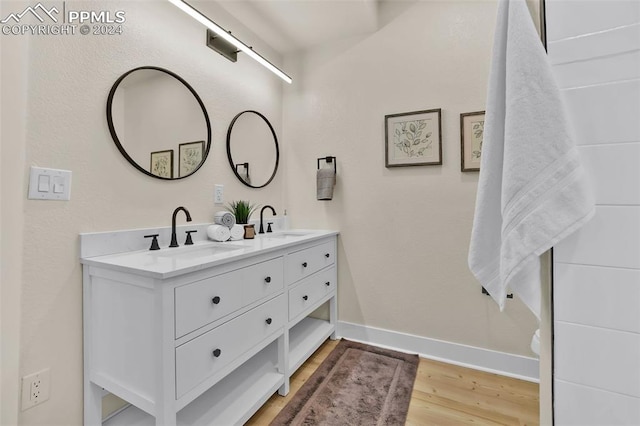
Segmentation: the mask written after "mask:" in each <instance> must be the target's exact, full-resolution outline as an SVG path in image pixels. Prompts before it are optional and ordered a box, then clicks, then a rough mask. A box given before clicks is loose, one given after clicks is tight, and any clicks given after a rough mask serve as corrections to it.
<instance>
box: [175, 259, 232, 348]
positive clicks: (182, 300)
mask: <svg viewBox="0 0 640 426" xmlns="http://www.w3.org/2000/svg"><path fill="white" fill-rule="evenodd" d="M241 284H242V270H237V271H233V272H229V273H226V274H222V275H217V276H215V277H211V278H207V279H204V280H202V281H196V282H195V283H192V284H188V285H185V286H182V287H177V288H176V289H175V313H176V339H177V338H179V337H182V336H184V335H185V334H187V333H190V332H192V331H193V330H197V329H198V328H200V327H202V326H204V325H207V324H209V323H211V322H213V321H215V320H217V319H218V318H222V317H223V316H225V315H227V314H230V313H231V312H233V311H235V310H237V309H240V308H241V307H242V306H243V305H242V285H241Z"/></svg>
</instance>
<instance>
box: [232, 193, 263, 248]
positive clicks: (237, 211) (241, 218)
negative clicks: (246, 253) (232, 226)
mask: <svg viewBox="0 0 640 426" xmlns="http://www.w3.org/2000/svg"><path fill="white" fill-rule="evenodd" d="M257 208H258V205H257V204H252V203H250V202H249V201H244V200H239V201H232V202H231V203H229V205H228V206H227V210H228V211H230V212H231V213H233V215H234V216H235V217H236V223H237V224H239V225H244V238H246V239H252V238H253V237H255V235H256V230H255V225H253V224H252V225H249V219H250V218H251V215H252V214H253V212H254V211H256V209H257Z"/></svg>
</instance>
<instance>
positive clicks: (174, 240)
mask: <svg viewBox="0 0 640 426" xmlns="http://www.w3.org/2000/svg"><path fill="white" fill-rule="evenodd" d="M180 210H182V211H183V212H184V214H185V215H186V216H187V222H191V215H190V214H189V210H187V209H185V208H184V207H182V206H180V207H178V208H177V209H175V210H174V211H173V216H172V217H171V244H169V247H178V238H177V237H176V215H177V214H178V212H179V211H180Z"/></svg>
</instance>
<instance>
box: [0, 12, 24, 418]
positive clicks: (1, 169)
mask: <svg viewBox="0 0 640 426" xmlns="http://www.w3.org/2000/svg"><path fill="white" fill-rule="evenodd" d="M14 5H15V6H17V7H19V8H20V7H24V3H22V2H12V3H11V4H8V3H7V2H1V3H0V15H1V16H3V17H4V16H6V14H8V13H11V12H10V8H11V7H12V6H14ZM0 51H1V52H2V54H1V55H0V142H1V144H0V193H1V194H2V196H0V336H1V338H0V424H2V425H13V424H17V422H18V404H19V401H18V398H19V393H20V387H19V383H20V382H19V376H20V372H19V369H20V318H21V314H20V312H21V304H20V298H21V294H22V286H21V283H22V269H21V268H20V261H21V259H22V249H23V243H22V232H23V227H24V221H23V218H22V206H23V200H24V193H25V191H24V186H23V170H24V164H25V162H24V161H25V159H24V157H25V152H24V145H25V133H26V126H25V123H26V100H27V94H26V85H27V76H26V72H25V70H26V63H27V53H28V39H25V38H21V39H11V38H5V37H2V38H0Z"/></svg>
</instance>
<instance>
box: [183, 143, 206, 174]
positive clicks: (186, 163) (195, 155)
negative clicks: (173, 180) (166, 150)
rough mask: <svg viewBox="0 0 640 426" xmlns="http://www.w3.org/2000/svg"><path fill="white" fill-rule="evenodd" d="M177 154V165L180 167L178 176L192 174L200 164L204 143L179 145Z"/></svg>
mask: <svg viewBox="0 0 640 426" xmlns="http://www.w3.org/2000/svg"><path fill="white" fill-rule="evenodd" d="M178 154H179V156H178V164H179V165H180V167H179V170H178V172H179V175H178V176H187V175H189V174H191V173H193V171H194V170H196V169H197V168H198V166H199V165H200V163H201V162H202V156H203V154H204V141H198V142H188V143H181V144H180V151H179V153H178Z"/></svg>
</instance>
